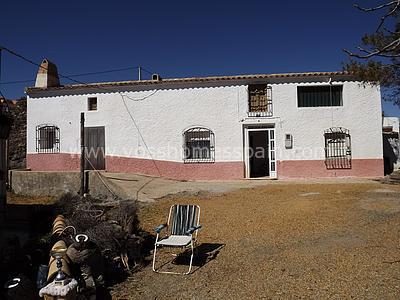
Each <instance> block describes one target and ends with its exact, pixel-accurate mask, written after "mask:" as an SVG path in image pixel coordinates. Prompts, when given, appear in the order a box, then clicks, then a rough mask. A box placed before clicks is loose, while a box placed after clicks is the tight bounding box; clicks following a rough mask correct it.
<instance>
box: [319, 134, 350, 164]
mask: <svg viewBox="0 0 400 300" xmlns="http://www.w3.org/2000/svg"><path fill="white" fill-rule="evenodd" d="M324 137H325V165H326V168H327V169H351V138H350V131H349V130H348V129H345V128H342V127H332V128H329V129H327V130H325V132H324Z"/></svg>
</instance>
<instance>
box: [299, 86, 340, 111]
mask: <svg viewBox="0 0 400 300" xmlns="http://www.w3.org/2000/svg"><path fill="white" fill-rule="evenodd" d="M342 91H343V86H342V85H333V86H332V85H322V86H298V87H297V106H298V107H319V106H342V105H343V97H342Z"/></svg>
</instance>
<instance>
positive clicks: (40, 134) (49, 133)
mask: <svg viewBox="0 0 400 300" xmlns="http://www.w3.org/2000/svg"><path fill="white" fill-rule="evenodd" d="M36 151H37V152H38V153H58V152H60V129H59V128H58V127H57V126H54V125H39V126H37V127H36Z"/></svg>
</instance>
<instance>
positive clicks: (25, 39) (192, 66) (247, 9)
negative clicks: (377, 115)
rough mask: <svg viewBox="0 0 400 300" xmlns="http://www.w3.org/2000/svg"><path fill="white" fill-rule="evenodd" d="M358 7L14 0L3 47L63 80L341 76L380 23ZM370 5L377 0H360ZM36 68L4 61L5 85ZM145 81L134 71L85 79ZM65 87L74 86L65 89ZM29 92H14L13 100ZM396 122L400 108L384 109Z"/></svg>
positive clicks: (7, 90)
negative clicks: (349, 52) (49, 66)
mask: <svg viewBox="0 0 400 300" xmlns="http://www.w3.org/2000/svg"><path fill="white" fill-rule="evenodd" d="M352 3H353V1H349V0H336V1H332V0H326V1H323V0H322V1H321V0H318V1H317V0H309V1H307V0H304V1H291V0H288V1H285V2H284V1H265V0H264V1H261V0H257V1H256V0H247V1H224V0H219V1H207V0H204V1H189V0H186V1H174V0H170V1H156V0H154V1H91V0H87V1H75V0H71V1H54V0H53V1H47V0H42V1H28V0H27V1H17V0H14V1H9V0H2V1H1V3H0V12H1V25H0V44H3V45H4V46H6V47H8V48H10V49H13V50H15V51H16V52H18V53H20V54H23V55H24V56H27V57H29V58H31V59H32V60H34V61H36V62H40V61H41V60H42V59H43V58H45V57H46V58H49V59H50V60H52V61H53V62H55V63H56V64H57V66H58V69H59V72H60V73H62V74H64V75H69V74H79V73H86V72H96V71H103V70H109V69H118V68H125V67H131V66H138V65H141V66H143V67H145V68H146V69H148V70H150V71H152V72H156V73H159V74H160V75H161V76H162V77H164V78H168V77H186V76H207V75H231V74H253V73H281V72H305V71H336V70H341V69H342V63H343V62H344V61H345V60H346V55H345V54H344V53H343V51H342V49H343V48H349V49H353V48H354V47H355V46H356V45H357V44H358V43H359V41H360V38H361V36H362V35H363V34H364V33H367V32H372V31H373V30H374V29H375V27H376V25H377V23H378V18H379V16H378V15H376V14H368V15H367V14H365V13H361V12H359V11H358V10H356V9H354V8H353V7H352ZM359 3H360V4H362V5H365V6H369V5H374V4H377V3H378V2H377V1H372V0H359ZM36 71H37V68H36V67H35V66H32V65H29V64H27V63H26V62H24V61H21V60H19V59H17V58H15V57H13V56H11V55H9V54H7V53H3V60H2V78H1V80H2V81H3V82H9V81H16V80H25V79H34V77H35V74H36ZM77 79H78V80H79V81H84V82H97V81H113V80H129V79H137V72H136V71H135V70H130V71H124V72H117V73H111V74H103V75H96V76H88V77H79V78H77ZM63 83H68V81H64V82H63ZM27 85H29V84H26V83H25V84H17V85H15V84H6V85H2V86H1V90H2V91H3V93H4V94H5V96H6V97H8V98H16V97H20V96H22V95H23V90H24V87H25V86H27ZM383 108H384V111H385V113H386V114H387V115H393V116H400V109H399V108H398V107H395V106H393V105H392V104H390V103H384V104H383Z"/></svg>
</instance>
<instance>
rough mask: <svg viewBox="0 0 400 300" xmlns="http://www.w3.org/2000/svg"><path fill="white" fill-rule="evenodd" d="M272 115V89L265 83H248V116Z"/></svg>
mask: <svg viewBox="0 0 400 300" xmlns="http://www.w3.org/2000/svg"><path fill="white" fill-rule="evenodd" d="M270 116H272V89H271V87H270V86H268V85H266V84H252V85H249V117H270Z"/></svg>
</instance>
